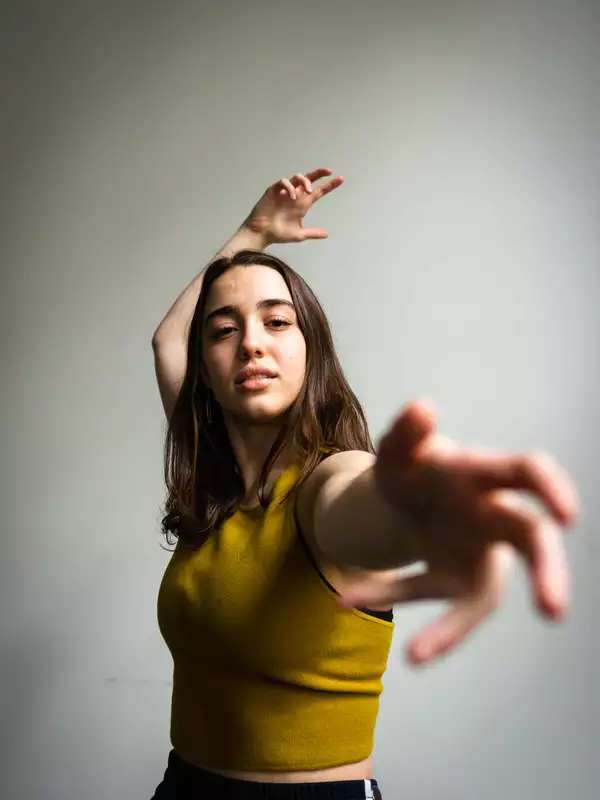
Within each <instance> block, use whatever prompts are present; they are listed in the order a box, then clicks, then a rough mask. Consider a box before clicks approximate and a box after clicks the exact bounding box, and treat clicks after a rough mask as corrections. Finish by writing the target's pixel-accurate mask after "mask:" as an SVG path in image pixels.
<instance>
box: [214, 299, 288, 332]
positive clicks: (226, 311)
mask: <svg viewBox="0 0 600 800" xmlns="http://www.w3.org/2000/svg"><path fill="white" fill-rule="evenodd" d="M282 305H283V306H289V307H290V308H291V309H293V310H294V311H295V310H296V308H295V306H294V304H293V303H290V301H289V300H283V299H282V298H280V297H270V298H268V299H267V300H259V301H258V303H257V304H256V308H258V309H260V308H271V307H272V306H282ZM239 310H240V308H239V306H221V307H220V308H215V310H214V311H211V312H210V313H209V314H207V315H206V319H205V320H204V325H205V326H206V325H208V322H209V320H211V319H212V318H213V317H216V316H233V315H234V314H238V313H239Z"/></svg>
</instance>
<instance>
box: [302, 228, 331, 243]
mask: <svg viewBox="0 0 600 800" xmlns="http://www.w3.org/2000/svg"><path fill="white" fill-rule="evenodd" d="M328 236H329V233H328V232H327V231H326V230H325V228H303V229H302V232H301V234H300V237H301V238H300V240H299V241H301V242H303V241H304V240H305V239H327V237H328Z"/></svg>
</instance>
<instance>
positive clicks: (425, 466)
mask: <svg viewBox="0 0 600 800" xmlns="http://www.w3.org/2000/svg"><path fill="white" fill-rule="evenodd" d="M435 425H436V421H435V411H434V410H433V408H432V406H431V404H430V403H428V402H427V401H424V402H416V403H411V404H409V405H408V407H407V408H405V410H404V411H403V413H402V414H400V416H399V417H398V418H397V419H396V420H395V422H394V423H393V424H392V426H391V428H390V429H389V431H388V432H387V433H386V435H384V436H383V437H382V439H381V441H380V443H379V446H378V452H377V460H376V462H375V480H376V483H377V486H378V488H379V489H380V491H381V492H382V493H383V495H384V496H385V498H386V499H387V500H388V502H389V503H391V504H392V505H394V506H396V507H397V508H399V509H401V510H402V511H404V512H406V511H408V512H409V513H410V516H411V518H412V519H413V520H414V521H415V523H416V524H415V545H416V547H417V550H416V552H418V553H422V554H423V558H422V560H423V561H425V562H426V564H427V567H428V571H427V572H425V573H423V574H420V575H414V576H411V577H404V578H399V577H397V576H396V575H394V574H393V573H392V575H391V577H390V579H389V581H386V583H385V584H384V585H383V586H382V587H381V588H377V585H376V583H373V581H370V582H367V583H366V590H365V591H361V590H360V587H359V586H357V587H355V588H353V591H352V593H351V594H344V598H343V605H344V606H357V605H362V606H366V607H369V606H371V605H384V604H388V603H390V604H391V603H406V602H410V601H413V600H428V599H451V600H452V603H451V606H450V610H449V611H448V612H447V613H445V614H444V615H443V616H441V617H440V618H439V619H437V620H436V621H435V622H434V623H433V624H432V625H430V626H428V627H427V628H425V629H424V630H423V631H421V632H420V633H419V634H417V636H415V637H414V638H413V639H412V641H411V642H410V643H409V646H408V648H407V654H408V657H409V660H410V661H412V663H415V664H418V663H423V662H425V661H429V660H430V659H432V658H434V657H435V656H437V655H440V654H441V653H443V652H446V651H448V650H450V649H452V648H453V647H455V646H456V645H457V644H458V643H459V642H460V641H461V640H462V639H464V638H465V636H467V635H468V634H469V633H470V632H471V631H472V630H473V629H474V628H476V627H477V625H478V624H479V623H480V622H481V621H482V620H483V619H484V618H485V617H487V616H488V615H489V614H490V613H491V612H492V611H494V610H495V609H496V608H497V607H498V606H499V605H500V603H501V601H502V597H503V594H504V590H505V584H506V579H507V577H508V574H509V570H510V567H511V565H512V564H513V562H514V561H515V556H516V554H520V555H522V556H523V557H524V558H525V560H526V563H527V566H528V569H529V572H530V576H531V582H532V587H533V592H534V596H535V599H536V603H537V606H538V608H539V610H540V612H541V613H542V614H544V615H545V616H547V617H550V618H551V619H554V620H560V619H561V618H562V617H563V616H564V614H565V613H566V611H567V609H568V606H569V570H568V566H567V561H566V556H565V550H564V545H563V541H562V536H561V533H562V531H561V530H560V526H565V525H571V524H573V523H574V522H575V521H576V517H577V514H578V512H579V500H578V495H577V491H576V489H575V486H574V484H573V482H572V480H571V479H570V477H569V475H568V474H567V472H566V471H565V470H564V469H563V468H562V467H561V466H560V465H559V464H558V463H557V461H556V460H555V459H554V458H553V457H552V456H551V455H549V454H548V453H546V452H532V453H527V454H512V453H505V452H500V451H493V450H488V449H482V448H478V449H467V448H462V447H460V446H459V445H458V444H456V443H455V442H453V441H452V440H451V439H449V438H447V437H445V436H441V435H439V434H437V433H435V431H434V428H435ZM515 489H525V490H527V491H529V492H531V493H533V495H534V496H537V498H538V499H539V500H541V501H542V503H543V504H544V505H545V506H546V508H547V509H548V511H549V512H550V515H551V516H550V517H548V516H546V515H541V514H537V513H535V512H533V511H531V510H529V509H528V508H526V506H525V505H524V503H523V500H522V498H520V497H519V495H518V494H517V493H516V492H515V491H514V490H515Z"/></svg>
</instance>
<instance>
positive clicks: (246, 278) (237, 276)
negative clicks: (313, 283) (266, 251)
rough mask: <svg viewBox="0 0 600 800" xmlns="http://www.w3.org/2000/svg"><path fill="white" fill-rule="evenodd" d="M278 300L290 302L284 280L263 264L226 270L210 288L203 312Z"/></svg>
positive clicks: (274, 270)
mask: <svg viewBox="0 0 600 800" xmlns="http://www.w3.org/2000/svg"><path fill="white" fill-rule="evenodd" d="M271 297H281V298H284V299H286V300H291V299H292V298H291V295H290V292H289V289H288V287H287V284H286V282H285V281H284V280H283V277H282V276H281V275H280V273H279V272H277V270H276V269H272V268H271V267H265V266H262V265H256V266H250V267H241V266H236V267H232V268H231V269H228V270H227V272H224V273H223V274H222V275H219V277H218V278H217V279H216V280H215V281H214V283H213V284H212V285H211V287H210V291H209V293H208V298H207V302H206V312H207V314H208V313H210V311H211V309H212V308H213V307H215V306H217V305H226V304H231V305H234V304H235V305H242V304H243V303H250V304H252V305H253V304H254V303H255V302H256V301H257V300H262V299H266V298H271Z"/></svg>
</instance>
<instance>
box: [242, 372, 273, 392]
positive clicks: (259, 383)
mask: <svg viewBox="0 0 600 800" xmlns="http://www.w3.org/2000/svg"><path fill="white" fill-rule="evenodd" d="M274 380H275V378H269V377H267V376H266V375H253V376H252V377H251V378H246V380H245V381H241V382H240V383H236V386H238V387H239V388H240V389H250V390H254V389H264V388H265V387H266V386H268V385H269V384H270V383H271V382H272V381H274Z"/></svg>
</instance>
